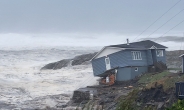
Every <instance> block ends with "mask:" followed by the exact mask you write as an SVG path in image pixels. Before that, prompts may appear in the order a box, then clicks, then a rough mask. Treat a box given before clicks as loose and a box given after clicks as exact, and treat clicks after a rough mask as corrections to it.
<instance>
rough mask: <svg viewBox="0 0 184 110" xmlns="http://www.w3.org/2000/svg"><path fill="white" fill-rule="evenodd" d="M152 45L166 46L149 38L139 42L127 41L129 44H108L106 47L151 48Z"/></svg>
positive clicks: (157, 46)
mask: <svg viewBox="0 0 184 110" xmlns="http://www.w3.org/2000/svg"><path fill="white" fill-rule="evenodd" d="M152 46H154V47H156V48H164V49H165V48H167V47H165V46H163V45H161V44H158V43H156V42H153V41H151V40H145V41H140V42H133V43H129V45H127V44H119V45H110V46H108V47H119V48H130V49H131V48H142V49H150V48H152Z"/></svg>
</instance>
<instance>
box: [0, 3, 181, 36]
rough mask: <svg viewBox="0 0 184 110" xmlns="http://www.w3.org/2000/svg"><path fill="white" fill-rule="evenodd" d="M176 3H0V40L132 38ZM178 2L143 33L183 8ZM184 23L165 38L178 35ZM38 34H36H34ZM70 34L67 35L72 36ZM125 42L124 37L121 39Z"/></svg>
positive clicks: (167, 26)
mask: <svg viewBox="0 0 184 110" xmlns="http://www.w3.org/2000/svg"><path fill="white" fill-rule="evenodd" d="M178 1H179V0H90V1H89V0H0V34H1V35H0V37H2V36H3V35H5V34H10V33H11V34H12V33H15V34H16V35H17V34H21V35H24V34H34V36H33V35H32V37H35V36H39V35H40V34H47V33H48V34H49V35H47V37H49V36H50V37H54V35H52V34H56V33H57V34H61V35H63V34H64V33H65V34H66V33H69V34H71V33H72V35H73V33H77V35H76V37H77V36H80V34H81V36H82V35H85V36H86V37H87V36H88V38H90V37H91V38H93V37H94V35H96V34H98V36H100V35H103V36H104V35H109V34H110V36H111V37H112V36H113V35H114V37H117V36H127V37H130V38H132V39H133V38H134V37H136V36H138V35H139V34H140V33H141V32H143V31H144V30H145V29H146V28H147V27H148V26H149V25H150V24H152V23H153V22H154V21H155V20H156V19H157V18H159V17H160V16H161V15H163V13H165V12H166V11H167V10H168V9H169V8H171V7H172V6H173V5H174V4H175V3H176V2H178ZM183 6H184V1H183V0H181V1H180V2H179V3H178V4H177V5H176V6H175V7H174V8H173V9H171V10H170V11H169V12H168V13H167V14H166V15H164V16H163V17H162V18H161V19H159V20H158V21H157V22H156V23H155V24H154V25H153V26H151V27H150V28H149V29H148V30H146V31H145V32H144V33H143V34H142V35H141V37H147V36H148V35H150V34H151V33H153V32H154V31H155V30H156V29H158V28H159V27H160V26H161V25H163V24H164V23H165V22H166V21H167V20H169V19H170V18H171V17H173V16H174V15H175V14H177V13H178V12H180V11H181V10H182V9H184V7H183ZM182 20H184V11H182V12H181V13H180V14H178V15H177V16H176V17H174V18H173V19H172V20H170V21H169V22H168V23H166V24H165V25H164V26H163V27H162V28H160V29H158V31H155V32H154V33H153V34H151V36H150V37H154V36H158V37H160V36H161V35H162V34H163V33H165V32H167V31H168V30H170V29H171V28H172V27H174V26H175V25H176V24H178V23H179V22H181V21H182ZM183 29H184V23H181V24H180V25H178V26H177V27H176V28H174V29H172V30H171V31H170V32H169V33H167V35H171V36H172V35H182V33H183V32H184V30H183ZM37 34H39V35H37ZM72 35H70V36H72ZM60 37H63V36H60ZM124 39H125V38H124Z"/></svg>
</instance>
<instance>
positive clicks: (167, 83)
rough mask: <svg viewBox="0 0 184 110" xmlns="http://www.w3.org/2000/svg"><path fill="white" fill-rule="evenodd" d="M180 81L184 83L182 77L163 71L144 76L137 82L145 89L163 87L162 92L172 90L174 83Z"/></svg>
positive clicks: (183, 76)
mask: <svg viewBox="0 0 184 110" xmlns="http://www.w3.org/2000/svg"><path fill="white" fill-rule="evenodd" d="M181 81H184V75H178V74H176V73H170V72H168V71H164V72H162V73H157V74H145V75H143V76H142V77H141V78H140V80H139V81H138V82H139V83H143V84H145V85H146V87H145V88H146V89H150V88H155V86H156V85H163V89H164V91H167V90H168V89H170V88H174V87H175V83H176V82H181Z"/></svg>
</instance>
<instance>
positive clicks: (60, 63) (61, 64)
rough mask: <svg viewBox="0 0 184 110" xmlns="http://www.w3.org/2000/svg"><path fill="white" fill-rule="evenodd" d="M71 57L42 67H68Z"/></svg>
mask: <svg viewBox="0 0 184 110" xmlns="http://www.w3.org/2000/svg"><path fill="white" fill-rule="evenodd" d="M70 61H71V60H70V59H64V60H61V61H58V62H55V63H49V64H47V65H45V66H44V67H43V68H41V70H45V69H53V70H56V69H61V68H63V67H67V66H68V64H69V63H70Z"/></svg>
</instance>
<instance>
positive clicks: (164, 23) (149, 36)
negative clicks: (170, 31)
mask: <svg viewBox="0 0 184 110" xmlns="http://www.w3.org/2000/svg"><path fill="white" fill-rule="evenodd" d="M182 11H184V9H182V10H181V11H179V12H178V13H177V14H175V15H174V16H173V17H171V18H170V19H169V20H167V21H166V22H165V23H164V24H162V25H161V26H160V27H158V28H157V29H156V30H155V31H153V32H152V33H151V34H150V35H149V36H147V38H148V37H150V36H151V35H152V34H154V33H155V32H156V31H158V30H159V29H160V28H161V27H163V26H164V25H165V24H167V23H168V22H169V21H171V20H172V19H173V18H175V17H176V16H177V15H178V14H180V13H181V12H182Z"/></svg>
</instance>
